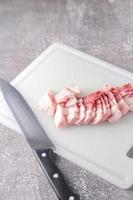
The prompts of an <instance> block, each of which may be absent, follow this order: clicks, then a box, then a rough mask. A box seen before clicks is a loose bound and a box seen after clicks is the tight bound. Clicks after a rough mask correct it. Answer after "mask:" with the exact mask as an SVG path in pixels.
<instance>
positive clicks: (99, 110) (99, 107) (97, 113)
mask: <svg viewBox="0 0 133 200" xmlns="http://www.w3.org/2000/svg"><path fill="white" fill-rule="evenodd" d="M102 118H103V109H102V103H101V101H100V99H98V100H97V101H96V111H95V117H94V119H93V120H92V121H91V124H98V123H99V122H100V121H102Z"/></svg>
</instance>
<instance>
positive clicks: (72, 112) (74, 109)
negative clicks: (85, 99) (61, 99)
mask: <svg viewBox="0 0 133 200" xmlns="http://www.w3.org/2000/svg"><path fill="white" fill-rule="evenodd" d="M78 117H79V108H78V106H77V105H76V104H75V105H73V106H71V107H68V108H67V123H68V124H74V123H75V122H76V121H77V120H78V119H79V118H78Z"/></svg>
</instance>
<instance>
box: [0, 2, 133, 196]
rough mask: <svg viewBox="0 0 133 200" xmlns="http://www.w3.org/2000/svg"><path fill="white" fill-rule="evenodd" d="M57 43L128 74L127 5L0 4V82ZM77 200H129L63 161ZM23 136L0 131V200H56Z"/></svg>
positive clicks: (131, 42) (131, 46)
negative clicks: (113, 65)
mask: <svg viewBox="0 0 133 200" xmlns="http://www.w3.org/2000/svg"><path fill="white" fill-rule="evenodd" d="M57 41H60V42H63V43H65V44H67V45H71V46H73V47H75V48H78V49H80V50H83V51H85V52H87V53H89V54H91V55H95V56H97V57H99V58H102V59H104V60H107V61H109V62H111V63H113V64H115V65H118V66H120V67H122V68H125V69H127V70H129V71H132V72H133V1H132V0H126V1H122V0H90V1H89V0H12V1H11V0H0V76H2V77H4V78H6V79H7V80H12V79H13V78H14V77H15V76H16V75H17V74H19V73H20V72H21V71H22V70H23V69H24V68H25V67H26V66H27V65H28V64H29V63H30V62H31V61H32V60H33V59H34V58H36V57H37V56H38V55H39V54H40V53H41V52H42V51H43V50H44V49H45V48H46V47H47V46H48V45H50V44H51V43H53V42H57ZM57 164H58V165H59V167H60V168H61V170H62V172H63V174H64V175H65V176H66V179H67V181H68V183H69V184H70V186H71V187H72V188H73V189H74V191H75V192H77V193H79V194H80V198H81V200H131V199H133V189H132V188H131V189H129V190H121V189H118V188H117V187H115V186H113V185H111V184H109V183H107V182H106V181H104V180H102V179H101V178H99V177H97V176H95V175H93V174H91V173H90V172H88V171H86V170H84V169H81V168H80V167H78V166H75V165H74V164H72V163H70V162H69V161H67V160H64V159H63V158H60V157H58V161H57ZM56 199H57V198H56V197H55V195H54V193H53V192H52V190H51V188H50V186H49V184H48V182H47V180H46V178H45V177H44V176H43V174H42V171H41V170H40V168H39V166H38V163H37V161H36V160H35V158H34V156H33V155H32V152H31V150H30V148H29V146H28V144H27V143H26V141H25V139H24V137H23V136H21V135H19V134H18V133H15V132H13V131H11V130H9V129H7V128H5V127H3V126H2V125H1V126H0V200H56Z"/></svg>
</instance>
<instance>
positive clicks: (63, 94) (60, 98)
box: [55, 88, 75, 104]
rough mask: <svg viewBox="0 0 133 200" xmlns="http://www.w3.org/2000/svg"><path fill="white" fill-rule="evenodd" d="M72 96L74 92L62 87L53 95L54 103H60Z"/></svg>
mask: <svg viewBox="0 0 133 200" xmlns="http://www.w3.org/2000/svg"><path fill="white" fill-rule="evenodd" d="M73 97H75V96H74V93H73V92H72V91H70V90H68V89H67V88H64V89H62V90H61V91H60V92H59V93H57V94H56V95H55V100H56V103H57V104H58V103H62V102H65V103H66V102H67V100H68V99H72V98H73Z"/></svg>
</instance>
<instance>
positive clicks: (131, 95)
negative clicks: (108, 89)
mask: <svg viewBox="0 0 133 200" xmlns="http://www.w3.org/2000/svg"><path fill="white" fill-rule="evenodd" d="M120 93H121V95H122V97H123V99H124V101H125V103H126V104H127V105H128V107H129V110H130V111H133V84H131V83H128V84H125V85H123V86H122V87H121V88H120Z"/></svg>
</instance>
